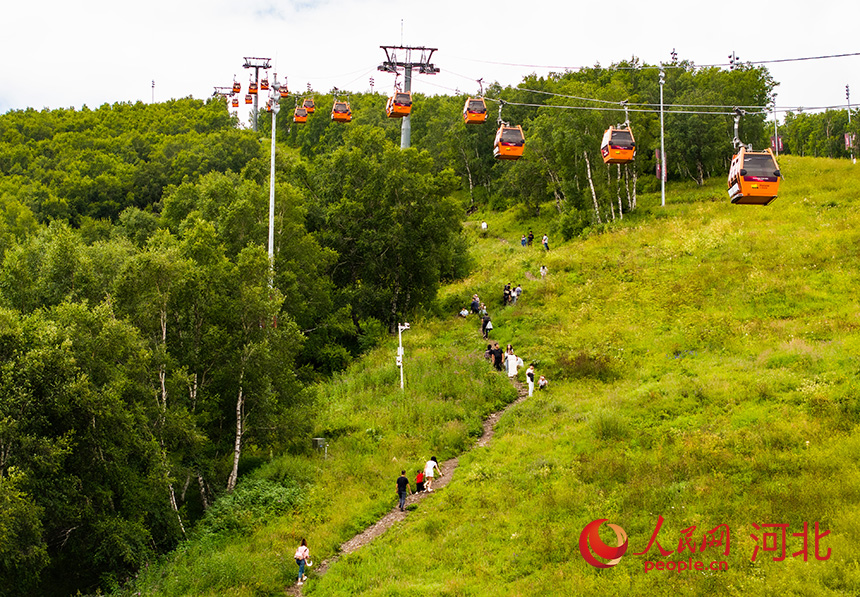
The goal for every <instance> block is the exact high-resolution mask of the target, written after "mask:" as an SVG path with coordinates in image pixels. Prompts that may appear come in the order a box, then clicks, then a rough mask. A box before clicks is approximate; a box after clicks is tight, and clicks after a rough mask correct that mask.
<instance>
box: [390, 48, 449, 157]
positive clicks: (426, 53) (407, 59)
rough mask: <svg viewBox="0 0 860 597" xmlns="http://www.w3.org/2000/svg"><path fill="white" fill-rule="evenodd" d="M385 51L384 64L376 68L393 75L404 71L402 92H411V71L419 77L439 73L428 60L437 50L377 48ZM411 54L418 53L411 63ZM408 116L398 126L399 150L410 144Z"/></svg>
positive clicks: (410, 132)
mask: <svg viewBox="0 0 860 597" xmlns="http://www.w3.org/2000/svg"><path fill="white" fill-rule="evenodd" d="M379 47H380V48H382V49H383V50H384V51H385V62H383V63H382V64H380V65H379V66H378V67H377V70H380V71H382V72H385V73H394V74H395V75H396V74H397V69H403V71H404V73H403V74H404V75H405V76H404V82H403V91H405V92H407V93H409V92H410V91H412V71H413V70H415V69H417V70H418V74H421V75H435V74H436V73H438V72H439V69H438V68H436V67H435V66H434V65H433V64H432V63H431V62H430V59H431V58H432V57H433V52H435V51H436V50H438V48H425V47H423V46H379ZM412 52H420V58H419V59H418V61H415V62H413V60H412ZM398 53H400V55H401V56H402V57H403V58H404V60H398V59H397V54H398ZM410 118H411V117H410V116H404V117H403V118H402V119H401V120H402V122H401V124H400V149H406V148H407V147H409V146H410V145H411V142H412V124H411V122H410V120H409V119H410Z"/></svg>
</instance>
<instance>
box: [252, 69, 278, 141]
mask: <svg viewBox="0 0 860 597" xmlns="http://www.w3.org/2000/svg"><path fill="white" fill-rule="evenodd" d="M254 82H255V83H256V84H257V93H255V94H254V107H253V108H252V109H253V110H254V131H255V132H256V131H257V114H258V111H257V96H259V95H260V67H259V66H255V67H254ZM272 130H274V129H272Z"/></svg>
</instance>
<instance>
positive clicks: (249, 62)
mask: <svg viewBox="0 0 860 597" xmlns="http://www.w3.org/2000/svg"><path fill="white" fill-rule="evenodd" d="M271 61H272V59H271V58H255V57H253V56H245V64H243V65H242V67H243V68H253V69H254V83H255V84H256V85H257V93H255V94H253V96H254V107H253V108H252V109H251V111H252V112H253V114H252V115H253V117H254V130H255V131H256V130H257V114H258V110H257V96H258V95H259V93H260V91H259V89H260V69H261V68H262V69H264V70H265V69H269V68H271Z"/></svg>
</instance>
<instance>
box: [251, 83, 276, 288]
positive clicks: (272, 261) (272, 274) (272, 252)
mask: <svg viewBox="0 0 860 597" xmlns="http://www.w3.org/2000/svg"><path fill="white" fill-rule="evenodd" d="M280 88H281V86H280V85H279V84H278V74H277V73H275V78H274V80H273V81H272V85H271V86H270V87H269V102H270V105H271V106H272V152H271V153H272V163H271V169H270V171H269V287H271V286H273V285H274V283H275V131H276V129H277V127H276V126H275V125H276V123H277V118H278V112H279V111H280V109H281V100H280V93H278V92H279V90H280ZM255 121H256V116H255ZM255 130H256V127H255Z"/></svg>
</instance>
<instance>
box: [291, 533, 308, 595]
mask: <svg viewBox="0 0 860 597" xmlns="http://www.w3.org/2000/svg"><path fill="white" fill-rule="evenodd" d="M295 558H296V564H298V565H299V584H300V585H301V584H304V581H306V580H307V579H308V577H307V576H305V564H308V565H310V562H308V560H310V558H311V551H310V550H309V549H308V542H307V541H306V540H305V539H302V544H301V545H299V548H298V549H297V550H296V555H295Z"/></svg>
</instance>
